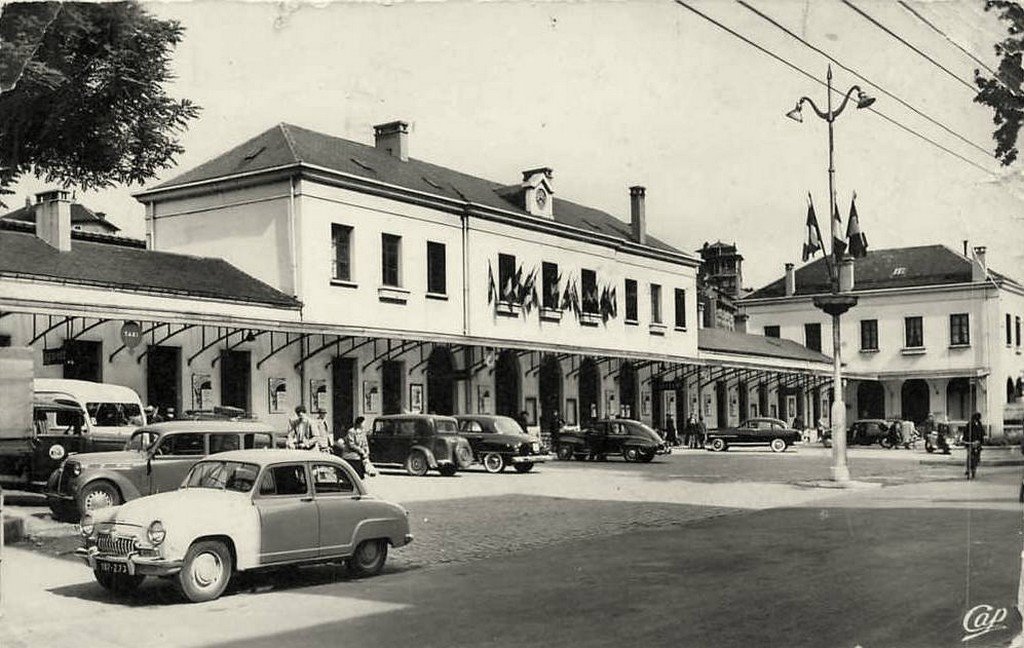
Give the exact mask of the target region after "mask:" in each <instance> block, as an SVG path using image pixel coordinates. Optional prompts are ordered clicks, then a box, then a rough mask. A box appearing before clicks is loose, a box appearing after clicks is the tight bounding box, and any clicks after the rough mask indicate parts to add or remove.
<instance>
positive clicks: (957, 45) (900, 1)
mask: <svg viewBox="0 0 1024 648" xmlns="http://www.w3.org/2000/svg"><path fill="white" fill-rule="evenodd" d="M897 3H898V4H899V5H900V6H901V7H903V8H904V9H905V10H906V11H908V12H909V13H911V14H912V15H913V16H914V17H915V18H917V19H918V20H920V21H921V22H923V23H924V24H926V25H928V26H929V27H930V28H931V29H932V31H934V32H935V33H937V34H939V35H940V36H942V37H943V38H944V39H946V40H947V41H949V43H951V44H952V45H953V47H955V48H957V49H958V50H960V51H961V52H963V53H964V54H966V55H967V56H968V57H970V59H971V60H972V61H974V62H975V63H977V64H978V65H980V66H981V67H983V68H985V69H986V70H988V72H989V74H992V75H993V76H995V77H997V78H998V73H997V72H996V71H995V70H993V69H992V68H990V67H989V66H988V64H987V63H985V61H982V60H981V59H980V58H978V57H977V56H975V55H974V53H972V52H969V51H968V50H966V49H965V48H964V47H963V46H962V45H960V43H958V42H956V41H955V40H953V39H952V38H951V37H950V36H949V34H947V33H946V32H944V31H942V30H941V29H939V28H938V27H937V26H936V25H935V23H933V22H932V21H930V20H928V19H927V18H925V17H924V16H922V15H921V14H920V12H918V11H917V9H914V8H913V7H911V6H910V5H909V4H907V3H906V2H904V1H903V0H897Z"/></svg>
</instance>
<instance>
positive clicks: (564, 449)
mask: <svg viewBox="0 0 1024 648" xmlns="http://www.w3.org/2000/svg"><path fill="white" fill-rule="evenodd" d="M556 455H557V456H558V459H559V461H569V460H570V459H572V446H571V445H569V444H568V443H563V444H562V445H560V446H558V452H557V453H556Z"/></svg>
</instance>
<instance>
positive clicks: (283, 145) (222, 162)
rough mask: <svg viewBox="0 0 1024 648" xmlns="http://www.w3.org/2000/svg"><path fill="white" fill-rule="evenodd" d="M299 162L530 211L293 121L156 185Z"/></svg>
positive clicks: (568, 221) (563, 205) (599, 217)
mask: <svg viewBox="0 0 1024 648" xmlns="http://www.w3.org/2000/svg"><path fill="white" fill-rule="evenodd" d="M299 162H302V163H306V164H310V165H316V166H320V167H324V168H327V169H331V170H333V171H337V172H340V173H345V174H348V175H352V176H357V177H362V178H367V179H370V180H376V181H379V182H384V183H387V184H391V185H396V186H399V187H403V188H406V189H412V190H414V191H418V192H422V193H426V194H431V195H435V196H442V197H444V198H448V199H452V200H460V201H462V200H465V201H470V202H473V203H476V204H479V205H484V206H487V207H493V208H496V209H502V210H505V211H511V212H516V213H519V214H523V215H528V212H527V211H526V210H525V209H523V205H522V193H521V192H518V191H516V187H515V186H508V185H501V184H499V183H496V182H492V181H490V180H485V179H483V178H477V177H475V176H471V175H467V174H465V173H460V172H458V171H453V170H452V169H447V168H445V167H441V166H437V165H434V164H430V163H429V162H423V161H421V160H416V159H413V158H410V159H409V160H408V161H405V162H403V161H401V160H399V159H398V158H396V157H393V156H392V155H390V154H388V153H386V152H384V151H379V150H377V149H376V148H375V147H373V146H369V145H367V144H361V143H359V142H353V141H351V140H347V139H342V138H340V137H333V136H331V135H325V134H323V133H318V132H316V131H311V130H308V129H305V128H301V127H299V126H293V125H291V124H279V125H277V126H275V127H274V128H271V129H270V130H268V131H265V132H263V133H261V134H260V135H257V136H256V137H254V138H252V139H251V140H248V141H247V142H245V143H243V144H241V145H240V146H236V147H235V148H233V149H231V150H229V151H227V152H226V153H223V154H221V155H219V156H218V157H216V158H214V159H212V160H210V161H208V162H205V163H203V164H201V165H199V166H198V167H196V168H194V169H192V170H191V171H188V172H186V173H184V174H182V175H180V176H178V177H176V178H173V179H171V180H168V181H167V182H164V183H163V184H160V185H157V186H156V187H154V189H166V188H170V187H175V186H179V185H184V184H189V183H192V182H199V181H203V180H212V179H214V178H219V177H223V176H228V175H232V174H237V173H245V172H249V171H260V170H266V169H272V168H275V167H281V166H286V165H291V164H296V163H299ZM144 193H145V192H143V194H144ZM552 210H553V212H554V216H555V221H556V222H558V223H562V224H564V225H568V226H571V227H576V228H579V229H582V230H586V231H591V232H598V233H601V234H605V235H608V236H612V237H615V238H618V239H623V240H631V233H630V226H629V224H628V223H624V222H623V221H621V220H619V219H618V218H616V217H614V216H612V215H611V214H608V213H606V212H603V211H601V210H598V209H592V208H590V207H585V206H583V205H579V204H577V203H573V202H570V201H568V200H562V199H561V198H557V197H556V198H555V199H554V203H553V204H552ZM647 245H648V246H650V247H652V248H656V249H660V250H666V251H669V252H679V250H677V249H676V248H674V247H672V246H670V245H667V244H665V243H663V242H662V241H659V240H658V239H656V238H654V237H652V236H648V237H647Z"/></svg>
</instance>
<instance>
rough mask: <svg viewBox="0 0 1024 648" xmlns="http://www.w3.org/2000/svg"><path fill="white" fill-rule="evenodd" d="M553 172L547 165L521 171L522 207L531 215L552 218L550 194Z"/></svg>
mask: <svg viewBox="0 0 1024 648" xmlns="http://www.w3.org/2000/svg"><path fill="white" fill-rule="evenodd" d="M553 178H554V174H553V172H552V171H551V169H549V168H548V167H541V168H539V169H530V170H528V171H523V184H522V188H523V209H525V210H526V211H527V212H528V213H530V214H531V215H533V216H540V217H541V218H554V213H553V211H552V204H551V203H552V194H554V193H555V191H554V188H553V182H552V181H553Z"/></svg>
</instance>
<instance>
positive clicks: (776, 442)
mask: <svg viewBox="0 0 1024 648" xmlns="http://www.w3.org/2000/svg"><path fill="white" fill-rule="evenodd" d="M799 440H800V432H799V430H794V429H793V428H791V427H789V426H788V425H786V423H785V422H783V421H780V420H779V419H775V418H752V419H747V420H746V421H743V423H741V424H740V425H739V426H738V427H727V428H716V429H713V430H708V433H707V437H706V439H705V441H704V447H705V448H707V449H708V450H711V451H714V452H722V451H724V450H728V449H729V446H732V445H737V446H750V445H767V446H768V447H770V448H771V449H772V452H785V451H786V448H788V447H789V446H791V445H793V444H794V443H796V442H797V441H799Z"/></svg>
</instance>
